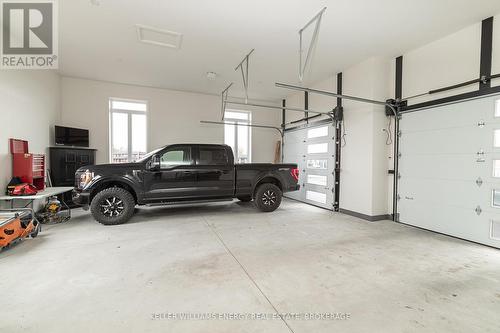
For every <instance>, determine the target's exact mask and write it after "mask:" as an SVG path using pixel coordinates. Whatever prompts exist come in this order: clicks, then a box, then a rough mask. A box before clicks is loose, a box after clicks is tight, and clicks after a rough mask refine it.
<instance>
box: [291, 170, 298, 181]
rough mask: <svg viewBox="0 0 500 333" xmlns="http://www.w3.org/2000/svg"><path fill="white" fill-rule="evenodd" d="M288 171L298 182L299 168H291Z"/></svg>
mask: <svg viewBox="0 0 500 333" xmlns="http://www.w3.org/2000/svg"><path fill="white" fill-rule="evenodd" d="M290 173H291V174H292V177H293V179H295V181H296V182H298V181H299V168H293V169H291V170H290Z"/></svg>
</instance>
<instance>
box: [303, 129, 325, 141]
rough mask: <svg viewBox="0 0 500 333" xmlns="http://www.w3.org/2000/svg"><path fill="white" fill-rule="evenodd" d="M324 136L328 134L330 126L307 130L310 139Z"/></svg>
mask: <svg viewBox="0 0 500 333" xmlns="http://www.w3.org/2000/svg"><path fill="white" fill-rule="evenodd" d="M324 136H328V126H323V127H318V128H311V129H310V130H308V131H307V138H308V139H313V138H321V137H324Z"/></svg>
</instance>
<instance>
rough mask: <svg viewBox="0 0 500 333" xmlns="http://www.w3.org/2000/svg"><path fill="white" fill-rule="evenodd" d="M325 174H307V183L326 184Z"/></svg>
mask: <svg viewBox="0 0 500 333" xmlns="http://www.w3.org/2000/svg"><path fill="white" fill-rule="evenodd" d="M326 182H327V178H326V176H320V175H307V183H308V184H312V185H320V186H326Z"/></svg>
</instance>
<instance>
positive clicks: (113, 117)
mask: <svg viewBox="0 0 500 333" xmlns="http://www.w3.org/2000/svg"><path fill="white" fill-rule="evenodd" d="M147 108H148V104H147V102H145V101H129V100H118V99H113V98H112V99H110V100H109V113H110V117H109V118H110V134H109V137H110V161H111V163H126V162H133V161H136V160H139V159H141V158H142V157H143V156H144V155H146V153H147V119H146V117H147Z"/></svg>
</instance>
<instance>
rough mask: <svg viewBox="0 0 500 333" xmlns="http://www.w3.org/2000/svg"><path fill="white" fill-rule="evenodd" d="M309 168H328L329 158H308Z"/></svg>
mask: <svg viewBox="0 0 500 333" xmlns="http://www.w3.org/2000/svg"><path fill="white" fill-rule="evenodd" d="M307 168H308V169H322V170H326V169H327V168H328V161H327V160H307Z"/></svg>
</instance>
